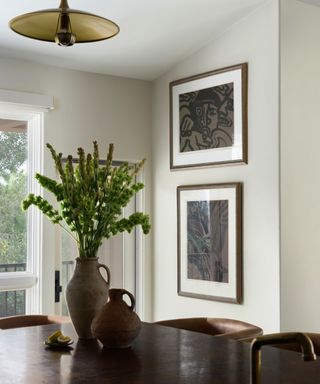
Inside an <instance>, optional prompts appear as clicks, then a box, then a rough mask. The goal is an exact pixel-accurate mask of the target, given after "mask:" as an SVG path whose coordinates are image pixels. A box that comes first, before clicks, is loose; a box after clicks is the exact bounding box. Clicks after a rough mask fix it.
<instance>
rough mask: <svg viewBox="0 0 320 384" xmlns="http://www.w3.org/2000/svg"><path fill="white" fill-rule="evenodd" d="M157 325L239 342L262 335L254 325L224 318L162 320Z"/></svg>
mask: <svg viewBox="0 0 320 384" xmlns="http://www.w3.org/2000/svg"><path fill="white" fill-rule="evenodd" d="M157 324H160V325H165V326H168V327H173V328H179V329H185V330H188V331H195V332H201V333H206V334H208V335H212V336H222V337H227V338H229V339H233V340H240V341H250V340H251V339H253V338H255V337H258V336H261V335H262V334H263V330H262V329H261V328H260V327H257V326H256V325H253V324H249V323H245V322H244V321H240V320H233V319H224V318H210V317H193V318H184V319H172V320H162V321H157Z"/></svg>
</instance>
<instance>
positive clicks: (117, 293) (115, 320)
mask: <svg viewBox="0 0 320 384" xmlns="http://www.w3.org/2000/svg"><path fill="white" fill-rule="evenodd" d="M123 295H128V296H129V298H130V301H131V305H130V306H129V305H128V304H127V303H126V302H125V301H124V300H123V298H122V297H123ZM134 306H135V298H134V296H133V295H132V294H131V293H130V292H128V291H126V290H125V289H116V288H113V289H110V290H109V301H108V302H107V303H106V304H105V305H103V307H102V308H101V310H100V311H99V312H98V314H97V315H96V316H95V318H94V319H93V321H92V324H91V329H92V333H93V335H94V336H95V337H96V338H97V339H98V340H100V341H101V343H102V344H103V346H104V347H107V348H127V347H129V346H130V345H131V343H132V342H133V340H134V339H135V338H136V337H137V336H138V334H139V331H140V328H141V321H140V319H139V317H138V315H137V314H136V313H135V312H134V311H133V309H134Z"/></svg>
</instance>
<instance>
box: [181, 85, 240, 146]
mask: <svg viewBox="0 0 320 384" xmlns="http://www.w3.org/2000/svg"><path fill="white" fill-rule="evenodd" d="M179 124H180V152H191V151H199V150H204V149H213V148H223V147H231V146H232V145H233V143H234V84H233V83H228V84H222V85H219V86H215V87H211V88H205V89H201V90H199V91H195V92H188V93H183V94H180V95H179Z"/></svg>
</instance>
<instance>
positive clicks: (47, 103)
mask: <svg viewBox="0 0 320 384" xmlns="http://www.w3.org/2000/svg"><path fill="white" fill-rule="evenodd" d="M2 103H6V104H13V105H20V106H25V107H29V108H35V109H38V110H43V111H46V110H47V111H49V110H51V109H53V108H54V102H53V96H48V95H41V94H38V93H28V92H18V91H11V90H6V89H0V104H2Z"/></svg>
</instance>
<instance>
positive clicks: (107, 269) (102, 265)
mask: <svg viewBox="0 0 320 384" xmlns="http://www.w3.org/2000/svg"><path fill="white" fill-rule="evenodd" d="M99 268H103V269H104V270H105V271H106V272H107V284H108V285H110V280H111V274H110V269H109V268H108V267H107V266H106V265H105V264H100V263H98V269H99Z"/></svg>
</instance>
